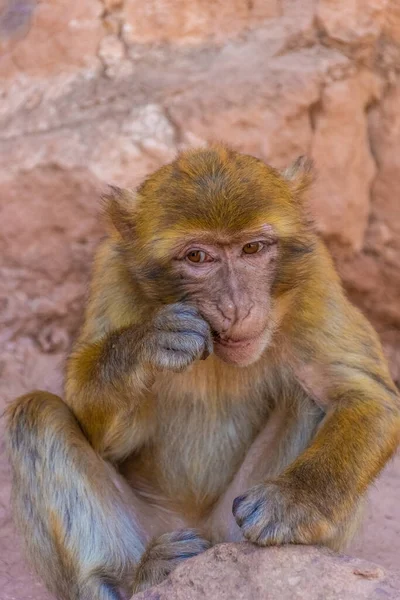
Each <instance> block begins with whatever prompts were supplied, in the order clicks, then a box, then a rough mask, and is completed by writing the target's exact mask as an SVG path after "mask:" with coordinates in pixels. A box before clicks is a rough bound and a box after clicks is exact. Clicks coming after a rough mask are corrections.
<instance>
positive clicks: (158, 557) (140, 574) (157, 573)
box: [132, 529, 211, 594]
mask: <svg viewBox="0 0 400 600" xmlns="http://www.w3.org/2000/svg"><path fill="white" fill-rule="evenodd" d="M210 547H211V544H210V542H209V541H208V540H205V539H204V538H202V537H201V536H200V535H199V533H198V532H197V531H196V530H194V529H181V530H178V531H174V532H172V533H164V534H163V535H160V536H159V537H158V538H156V539H155V540H153V541H152V542H151V543H150V544H149V545H148V546H147V548H146V551H145V553H144V554H143V556H142V558H141V561H140V563H139V565H138V568H137V569H136V571H135V578H134V582H133V586H132V588H133V589H132V591H133V593H135V594H136V593H137V592H141V591H143V590H145V589H147V588H148V587H151V586H153V585H157V584H159V583H161V582H162V581H163V580H164V579H165V578H166V577H168V575H169V574H170V573H171V572H172V571H173V570H174V569H175V568H176V567H177V566H178V564H179V563H180V562H182V561H183V560H186V559H187V558H191V557H192V556H196V555H197V554H200V553H201V552H204V551H205V550H208V548H210Z"/></svg>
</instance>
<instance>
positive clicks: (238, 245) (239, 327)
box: [171, 225, 278, 366]
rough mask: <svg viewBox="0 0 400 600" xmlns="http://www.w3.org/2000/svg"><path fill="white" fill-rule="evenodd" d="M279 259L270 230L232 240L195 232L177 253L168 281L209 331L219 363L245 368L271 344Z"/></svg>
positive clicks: (243, 234) (234, 237)
mask: <svg viewBox="0 0 400 600" xmlns="http://www.w3.org/2000/svg"><path fill="white" fill-rule="evenodd" d="M277 256H278V239H277V237H276V235H275V234H274V233H273V230H272V228H271V227H270V226H268V225H265V226H264V227H261V228H259V229H258V230H250V231H243V232H240V233H239V234H237V235H236V236H233V237H232V236H226V235H225V236H224V235H222V234H220V235H218V234H216V233H214V234H213V235H212V234H210V233H206V232H203V233H200V232H199V233H198V235H196V236H190V237H189V238H188V239H186V240H185V241H184V242H183V243H182V245H181V246H180V248H179V249H177V251H176V254H175V255H174V258H173V261H172V267H171V275H172V276H173V278H174V279H176V280H177V281H179V287H180V290H181V292H182V295H183V296H184V297H185V298H187V300H188V302H190V303H191V304H194V305H195V306H196V307H197V308H198V310H199V312H200V314H201V315H202V316H203V317H204V319H205V320H206V321H207V322H208V323H209V325H210V326H211V329H212V332H213V338H214V352H215V354H216V355H217V356H218V357H219V358H221V359H222V360H224V361H226V362H229V363H233V364H236V365H241V366H244V365H248V364H250V363H252V362H254V361H255V360H257V359H258V358H259V356H260V355H261V353H262V352H263V350H264V348H265V346H266V344H267V343H268V341H269V340H270V338H271V334H272V331H273V328H274V323H273V317H272V310H271V302H272V297H271V288H272V284H273V282H274V279H275V271H276V264H277Z"/></svg>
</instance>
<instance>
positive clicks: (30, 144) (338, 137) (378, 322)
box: [0, 0, 400, 600]
mask: <svg viewBox="0 0 400 600" xmlns="http://www.w3.org/2000/svg"><path fill="white" fill-rule="evenodd" d="M0 78H1V83H0V94H1V99H0V223H1V226H0V227H1V236H0V270H1V272H0V373H1V382H0V397H1V402H2V403H4V402H6V401H8V400H10V399H12V397H14V396H15V395H17V394H19V393H21V392H25V391H27V389H29V388H34V387H42V388H47V389H50V390H53V391H58V390H60V386H61V379H62V375H61V373H62V370H61V366H60V365H62V362H63V360H64V357H65V353H66V351H67V350H68V348H69V346H70V343H71V338H72V337H73V336H74V334H75V332H76V330H77V327H78V326H79V322H80V319H81V314H82V305H83V301H84V296H85V291H86V284H87V281H88V274H89V268H90V257H91V255H92V251H93V247H94V245H95V244H96V243H97V241H98V240H99V239H100V237H101V235H102V229H101V225H100V224H99V221H98V218H97V215H98V208H99V202H98V193H99V190H100V189H101V187H102V186H103V185H104V183H105V182H106V183H115V184H117V185H135V184H136V183H137V182H138V181H139V180H140V179H141V178H142V177H143V176H144V175H145V174H146V173H148V172H149V171H151V170H153V169H155V168H156V167H158V166H159V165H161V164H162V163H163V162H165V161H168V160H170V159H171V158H172V157H173V156H174V155H175V153H176V151H177V150H179V149H182V148H185V147H188V146H191V145H197V144H203V143H206V142H207V140H212V139H219V140H223V141H225V142H228V143H229V144H231V145H232V146H233V147H235V148H237V149H239V150H241V151H244V152H249V153H252V154H255V155H257V156H259V157H260V158H262V159H264V160H266V161H267V162H269V163H271V164H272V165H274V166H276V167H282V166H285V165H286V164H287V163H289V162H290V161H292V160H293V159H294V158H296V157H297V156H298V155H299V154H304V153H307V154H309V155H311V156H312V157H313V158H314V160H315V163H316V167H317V173H318V178H317V182H316V184H315V186H314V190H313V193H312V197H311V199H310V203H311V206H312V210H313V212H314V214H315V218H316V223H317V226H318V228H319V230H320V231H321V233H322V234H323V236H324V238H325V239H326V241H327V243H328V245H329V247H330V248H331V250H332V252H333V254H334V256H335V258H336V260H337V264H338V268H339V271H340V273H341V276H342V278H343V281H344V283H345V286H346V288H347V290H348V292H349V294H350V296H351V298H352V299H353V300H354V301H355V302H356V303H357V304H358V305H359V306H360V307H361V308H362V310H364V311H365V313H366V314H367V315H368V316H369V318H370V319H371V321H372V322H373V324H374V325H375V326H376V327H377V329H378V331H379V332H380V334H381V336H382V341H383V343H384V347H385V350H386V351H387V354H388V357H389V360H390V363H391V368H392V372H393V376H394V377H395V379H396V380H397V381H399V380H400V269H399V264H400V200H399V196H398V194H399V191H400V2H399V0H351V1H349V0H296V2H294V1H293V0H229V1H226V0H214V1H213V2H210V1H209V0H146V1H143V0H103V1H100V0H85V1H84V2H83V1H81V0H0ZM0 469H2V470H3V473H4V478H5V480H6V481H7V479H6V466H5V461H4V460H3V462H0ZM393 469H394V468H392V470H391V471H389V474H388V475H387V476H386V479H383V482H384V485H387V486H389V487H388V489H387V490H386V491H388V490H389V496H387V494H386V495H385V500H383V498H382V497H380V496H379V495H376V496H375V508H376V509H377V510H376V512H375V513H374V514H373V515H372V517H373V518H376V514H378V513H379V510H380V511H381V512H380V513H379V514H380V515H381V521H380V522H379V527H378V526H377V525H376V524H375V533H373V532H372V533H371V531H372V530H371V529H369V530H368V529H367V533H366V534H365V535H366V538H365V539H366V541H365V542H364V543H361V544H359V546H358V547H357V552H358V553H359V554H363V555H364V556H366V557H368V558H373V559H376V560H380V559H381V558H382V560H383V561H384V562H385V564H387V565H388V566H395V558H393V561H392V559H391V558H390V555H387V553H386V554H385V552H386V549H387V548H386V547H387V543H388V542H387V540H388V539H389V538H388V537H387V536H388V535H392V538H390V540H391V542H390V545H391V547H392V549H393V544H396V543H397V552H400V542H399V539H400V536H399V533H400V525H399V522H397V524H395V522H393V521H391V519H392V518H393V510H392V509H393V506H388V502H389V504H390V502H391V501H390V490H393V489H394V487H395V486H396V485H397V486H398V487H399V486H400V484H399V483H398V480H399V477H398V476H397V475H396V473H397V471H398V470H399V469H398V470H397V471H395V470H393ZM4 478H3V479H4ZM391 478H392V479H391ZM374 493H375V492H374ZM387 498H389V500H388V499H387ZM393 502H394V501H393ZM385 503H386V504H385ZM7 504H8V485H7V484H6V483H5V484H4V485H2V488H1V490H0V538H1V536H3V537H4V540H5V543H4V546H3V545H1V543H0V547H1V548H3V547H6V544H8V545H10V540H11V539H13V537H12V536H13V534H12V533H11V531H12V530H11V529H10V528H9V513H8V511H7V510H6V508H5V507H6V506H7ZM2 505H3V511H2V512H1V510H2V509H1V506H2ZM382 506H385V508H384V509H383V508H382ZM383 511H386V512H383ZM372 517H371V518H372ZM385 519H386V520H385ZM372 522H374V521H373V520H372ZM385 528H386V529H385ZM396 528H397V529H396ZM378 530H379V531H378ZM379 535H381V537H380V538H379ZM7 536H8V538H7V540H8V541H7V540H6V539H5V538H6V537H7ZM396 540H397V541H396ZM0 542H1V539H0ZM370 542H373V543H372V544H371V543H370ZM385 543H386V546H385ZM385 548H386V549H385ZM379 553H380V554H379ZM11 555H12V552H10V553H9V554H8V555H7V559H9V557H11ZM9 560H11V558H10V559H9ZM397 560H398V558H397ZM0 564H1V559H0ZM21 600H24V598H22V596H21Z"/></svg>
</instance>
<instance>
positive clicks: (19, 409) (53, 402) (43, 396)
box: [5, 391, 74, 458]
mask: <svg viewBox="0 0 400 600" xmlns="http://www.w3.org/2000/svg"><path fill="white" fill-rule="evenodd" d="M5 417H6V439H7V441H8V448H9V451H10V454H11V458H13V456H14V453H15V452H20V451H23V450H24V446H26V445H27V443H28V442H29V441H32V436H39V437H40V435H41V434H45V433H46V431H47V428H48V427H50V428H51V425H54V426H56V424H57V422H58V418H60V419H61V422H62V421H65V422H66V423H68V421H69V420H71V419H74V417H73V415H72V413H71V411H70V409H69V408H68V406H67V405H66V404H65V403H64V402H63V401H62V400H61V398H60V397H59V396H56V395H55V394H51V393H50V392H42V391H33V392H29V393H28V394H25V395H23V396H20V397H19V398H17V399H16V400H14V401H13V402H12V403H11V404H10V406H9V407H8V408H7V409H6V411H5Z"/></svg>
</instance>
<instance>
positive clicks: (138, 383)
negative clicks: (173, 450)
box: [66, 241, 212, 460]
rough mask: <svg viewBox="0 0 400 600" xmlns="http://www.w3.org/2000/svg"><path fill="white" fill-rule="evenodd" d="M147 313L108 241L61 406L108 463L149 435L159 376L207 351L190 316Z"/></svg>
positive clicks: (207, 341)
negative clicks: (69, 411)
mask: <svg viewBox="0 0 400 600" xmlns="http://www.w3.org/2000/svg"><path fill="white" fill-rule="evenodd" d="M147 305H148V303H146V302H145V301H144V300H143V299H142V298H141V296H140V294H139V292H138V290H137V289H136V288H135V285H134V282H133V281H132V276H131V275H130V274H129V273H128V272H127V269H126V267H125V265H124V263H123V262H122V261H121V257H120V255H119V253H118V252H117V251H116V250H115V248H114V247H113V245H112V243H111V242H110V241H106V243H105V244H103V246H101V247H100V249H99V251H98V254H97V256H96V259H95V269H94V274H93V280H92V285H91V294H90V300H89V303H88V307H87V311H86V318H85V324H84V327H83V330H82V333H81V336H80V339H79V340H78V343H77V345H76V347H75V349H74V351H73V352H72V354H71V356H70V358H69V361H68V366H67V376H66V403H67V404H68V405H69V406H70V407H71V408H72V410H73V412H74V414H75V416H76V418H77V419H78V421H79V423H80V425H81V426H82V428H83V430H84V432H85V434H86V436H87V437H88V439H89V441H90V443H91V445H92V446H93V447H94V448H95V449H96V450H97V451H98V452H99V453H100V454H101V455H102V456H104V457H105V458H108V459H111V460H120V459H123V458H125V457H126V456H128V455H129V454H131V453H132V451H133V450H134V449H135V448H138V447H139V446H140V445H142V444H143V443H144V442H145V441H146V439H148V437H149V436H150V435H151V433H152V426H153V424H154V419H153V418H152V415H153V410H154V406H153V399H152V395H151V392H150V388H151V386H152V383H153V382H154V379H155V377H156V374H157V372H158V371H159V370H160V369H169V370H171V371H180V370H182V369H184V368H185V367H187V366H188V365H189V364H190V363H192V362H193V361H194V360H196V359H198V358H199V357H201V356H202V354H203V353H204V351H205V350H208V351H209V352H211V350H212V345H211V334H210V328H209V326H208V324H207V323H206V322H205V321H204V320H203V319H202V318H201V317H200V316H199V314H198V312H197V310H196V309H194V308H193V307H190V306H187V305H184V304H179V303H177V304H170V305H166V306H164V307H162V308H158V309H157V308H155V307H152V308H153V310H152V311H149V310H148V306H147Z"/></svg>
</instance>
